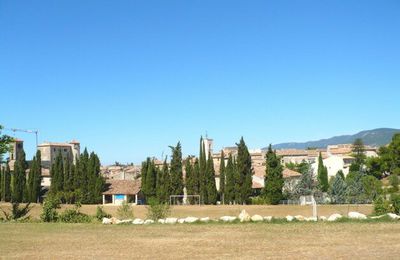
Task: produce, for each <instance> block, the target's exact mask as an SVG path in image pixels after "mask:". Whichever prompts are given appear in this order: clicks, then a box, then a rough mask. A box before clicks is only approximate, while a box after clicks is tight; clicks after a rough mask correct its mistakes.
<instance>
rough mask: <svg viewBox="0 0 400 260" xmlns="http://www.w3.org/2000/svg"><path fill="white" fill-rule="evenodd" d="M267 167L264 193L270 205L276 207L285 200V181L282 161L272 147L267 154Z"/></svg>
mask: <svg viewBox="0 0 400 260" xmlns="http://www.w3.org/2000/svg"><path fill="white" fill-rule="evenodd" d="M266 165H267V167H266V173H265V181H264V182H265V185H264V191H263V193H264V196H265V199H266V200H267V202H268V203H270V204H272V205H276V204H278V203H279V201H280V200H281V199H282V198H283V195H282V188H283V185H284V180H283V175H282V165H281V162H280V159H279V157H278V156H277V155H276V152H275V151H272V147H271V145H270V146H269V147H268V152H267V154H266Z"/></svg>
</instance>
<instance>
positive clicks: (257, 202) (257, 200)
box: [250, 196, 266, 205]
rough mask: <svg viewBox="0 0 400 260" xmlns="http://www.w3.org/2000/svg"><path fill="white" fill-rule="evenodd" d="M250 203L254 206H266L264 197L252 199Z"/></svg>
mask: <svg viewBox="0 0 400 260" xmlns="http://www.w3.org/2000/svg"><path fill="white" fill-rule="evenodd" d="M250 202H251V204H252V205H264V204H266V201H265V199H264V198H263V197H260V196H257V197H251V198H250Z"/></svg>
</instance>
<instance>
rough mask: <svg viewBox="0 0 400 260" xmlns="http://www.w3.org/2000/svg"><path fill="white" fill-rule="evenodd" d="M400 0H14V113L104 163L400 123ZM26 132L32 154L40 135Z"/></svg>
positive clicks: (1, 21)
mask: <svg viewBox="0 0 400 260" xmlns="http://www.w3.org/2000/svg"><path fill="white" fill-rule="evenodd" d="M399 12H400V2H399V1H397V0H393V1H389V0H387V1H378V0H376V1H351V0H350V1H349V0H343V1H321V0H316V1H307V0H302V1H285V0H284V1H278V0H277V1H266V0H265V1H232V0H229V1H228V0H226V1H223V0H219V1H206V0H201V1H186V0H181V1H100V0H95V1H94V0H93V1H88V0H87V1H73V0H68V1H67V0H65V1H46V0H42V1H12V0H2V1H0V90H1V92H0V93H1V101H0V104H1V106H2V109H1V110H0V124H3V125H5V126H6V127H15V128H27V129H31V128H35V129H39V131H40V134H39V139H40V141H41V142H42V141H45V140H48V141H66V140H71V139H78V140H79V141H81V143H82V146H87V147H88V149H89V150H94V151H96V152H97V153H98V154H99V155H100V158H101V159H102V162H103V163H104V164H108V163H112V162H114V161H119V162H135V163H138V162H140V161H142V160H144V159H145V157H146V156H157V157H160V156H161V154H162V152H164V154H168V153H169V148H168V145H174V144H176V142H177V141H179V140H180V141H181V142H182V145H183V153H184V154H197V152H198V141H199V138H200V135H202V134H203V135H204V134H205V133H206V132H207V133H208V136H209V137H212V138H214V140H215V149H219V148H221V147H223V146H231V145H234V143H235V142H237V141H238V140H239V138H240V137H241V136H244V138H245V141H246V143H247V144H248V146H249V147H250V148H260V147H264V146H266V145H267V144H269V143H279V142H286V141H306V140H312V139H319V138H325V137H330V136H333V135H337V134H351V133H355V132H357V131H360V130H365V129H372V128H378V127H395V128H400V121H399V119H400V116H399V115H400V114H399V112H400V102H399V97H400V47H399V46H400V33H399V28H400V16H399V15H398V14H399ZM16 136H17V137H20V138H23V139H24V140H25V141H26V150H27V154H28V157H30V156H32V153H33V150H34V145H33V144H34V138H33V136H29V135H27V134H17V135H16Z"/></svg>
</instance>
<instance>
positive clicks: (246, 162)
mask: <svg viewBox="0 0 400 260" xmlns="http://www.w3.org/2000/svg"><path fill="white" fill-rule="evenodd" d="M237 146H238V156H237V170H238V174H239V179H238V180H237V181H238V184H239V194H240V196H239V198H238V199H239V200H238V201H237V202H238V203H240V204H244V203H246V202H248V200H249V198H250V196H251V194H252V183H253V181H252V176H253V169H252V167H251V156H250V153H249V150H248V149H247V146H246V144H245V142H244V140H243V137H242V138H241V139H240V142H239V144H237Z"/></svg>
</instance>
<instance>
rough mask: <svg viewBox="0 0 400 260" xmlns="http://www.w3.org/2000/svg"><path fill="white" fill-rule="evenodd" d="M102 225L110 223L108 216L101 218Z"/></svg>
mask: <svg viewBox="0 0 400 260" xmlns="http://www.w3.org/2000/svg"><path fill="white" fill-rule="evenodd" d="M101 223H103V224H104V225H111V224H112V221H111V219H110V218H103V220H102V222H101Z"/></svg>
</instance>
